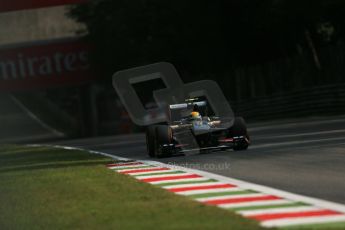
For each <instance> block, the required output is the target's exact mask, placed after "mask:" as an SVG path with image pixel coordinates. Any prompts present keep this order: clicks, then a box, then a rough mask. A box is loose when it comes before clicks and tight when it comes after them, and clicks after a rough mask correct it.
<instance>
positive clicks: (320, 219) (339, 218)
mask: <svg viewBox="0 0 345 230" xmlns="http://www.w3.org/2000/svg"><path fill="white" fill-rule="evenodd" d="M343 221H344V222H345V215H335V216H317V217H303V218H284V219H279V220H268V221H263V222H261V226H264V227H284V226H292V225H302V224H322V223H325V224H329V223H332V222H333V223H334V222H343ZM325 228H327V226H325Z"/></svg>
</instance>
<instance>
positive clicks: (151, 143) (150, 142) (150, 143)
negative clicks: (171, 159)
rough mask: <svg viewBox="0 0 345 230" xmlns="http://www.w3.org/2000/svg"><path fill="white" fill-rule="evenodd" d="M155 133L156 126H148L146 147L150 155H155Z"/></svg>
mask: <svg viewBox="0 0 345 230" xmlns="http://www.w3.org/2000/svg"><path fill="white" fill-rule="evenodd" d="M155 134H156V126H154V125H152V126H148V127H147V128H146V149H147V154H148V155H149V156H150V157H155Z"/></svg>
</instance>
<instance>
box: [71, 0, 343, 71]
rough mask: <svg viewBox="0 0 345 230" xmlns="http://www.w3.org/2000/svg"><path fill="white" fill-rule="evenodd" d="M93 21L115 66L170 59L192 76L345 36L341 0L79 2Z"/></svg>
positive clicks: (99, 45)
mask: <svg viewBox="0 0 345 230" xmlns="http://www.w3.org/2000/svg"><path fill="white" fill-rule="evenodd" d="M70 15H71V17H73V18H74V19H76V20H77V21H79V22H82V23H84V24H85V25H86V27H87V32H88V35H87V37H88V39H89V40H90V41H92V43H93V44H94V45H95V48H96V49H95V50H96V52H95V54H94V58H95V59H94V60H95V61H96V63H97V64H98V66H99V67H100V68H101V69H102V70H104V75H106V76H110V75H111V74H112V73H113V72H114V71H116V70H119V69H123V68H129V67H133V66H137V65H142V64H148V63H153V62H157V61H169V62H172V63H174V64H175V65H176V66H177V67H178V68H179V69H180V70H182V71H184V72H186V73H189V74H205V73H224V72H227V71H228V70H229V69H231V68H234V67H238V66H243V65H250V64H256V63H261V62H265V61H271V60H274V59H277V58H284V57H287V56H292V55H297V54H298V53H300V52H309V50H308V49H309V48H308V44H307V41H306V36H305V33H306V31H309V32H310V34H311V38H312V40H313V42H314V45H315V46H316V48H320V47H322V46H325V45H329V44H332V43H335V42H342V41H344V37H345V34H344V32H345V2H344V1H341V0H301V1H296V0H213V1H211V0H208V1H207V0H188V1H183V0H175V1H164V0H93V1H90V2H89V3H86V4H82V5H79V6H76V7H74V8H72V10H71V12H70Z"/></svg>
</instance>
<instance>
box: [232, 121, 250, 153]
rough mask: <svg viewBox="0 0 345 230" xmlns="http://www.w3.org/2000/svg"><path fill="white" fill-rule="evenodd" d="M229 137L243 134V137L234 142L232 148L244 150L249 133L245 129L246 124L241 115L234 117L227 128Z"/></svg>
mask: <svg viewBox="0 0 345 230" xmlns="http://www.w3.org/2000/svg"><path fill="white" fill-rule="evenodd" d="M229 134H230V136H231V137H240V136H243V137H244V139H241V140H240V141H237V142H234V147H233V149H234V150H235V151H240V150H246V149H247V148H248V146H249V143H250V142H249V135H248V131H247V125H246V122H245V121H244V119H243V117H235V121H234V124H233V126H232V127H231V128H230V130H229Z"/></svg>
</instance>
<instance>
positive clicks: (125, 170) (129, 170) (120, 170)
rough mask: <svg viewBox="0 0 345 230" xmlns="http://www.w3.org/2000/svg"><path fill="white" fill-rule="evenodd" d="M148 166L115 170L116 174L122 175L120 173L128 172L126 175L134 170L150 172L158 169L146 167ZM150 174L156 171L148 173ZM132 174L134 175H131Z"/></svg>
mask: <svg viewBox="0 0 345 230" xmlns="http://www.w3.org/2000/svg"><path fill="white" fill-rule="evenodd" d="M147 166H149V165H141V167H142V168H131V169H119V170H116V172H119V173H122V172H128V174H130V173H131V171H136V170H141V169H142V170H151V169H157V168H159V167H157V166H152V167H147ZM152 172H156V171H151V172H150V173H152ZM133 174H134V173H133ZM133 174H131V175H133Z"/></svg>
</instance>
